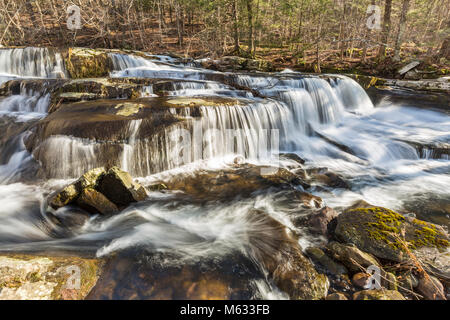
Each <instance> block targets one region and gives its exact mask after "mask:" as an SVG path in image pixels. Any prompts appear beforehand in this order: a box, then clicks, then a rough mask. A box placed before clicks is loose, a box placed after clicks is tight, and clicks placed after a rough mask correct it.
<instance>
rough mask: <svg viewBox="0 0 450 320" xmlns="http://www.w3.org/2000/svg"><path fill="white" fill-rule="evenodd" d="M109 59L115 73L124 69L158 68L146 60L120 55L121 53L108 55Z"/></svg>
mask: <svg viewBox="0 0 450 320" xmlns="http://www.w3.org/2000/svg"><path fill="white" fill-rule="evenodd" d="M109 57H110V59H111V61H112V64H113V69H114V70H115V71H122V70H125V69H131V68H139V67H150V68H157V67H158V66H157V65H156V64H155V63H153V62H151V61H149V60H148V59H145V58H142V57H137V56H134V55H128V54H122V53H109Z"/></svg>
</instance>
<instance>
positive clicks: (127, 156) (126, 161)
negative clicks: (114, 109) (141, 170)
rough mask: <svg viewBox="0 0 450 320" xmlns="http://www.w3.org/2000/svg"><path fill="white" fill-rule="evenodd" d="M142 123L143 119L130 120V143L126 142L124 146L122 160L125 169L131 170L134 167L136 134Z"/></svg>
mask: <svg viewBox="0 0 450 320" xmlns="http://www.w3.org/2000/svg"><path fill="white" fill-rule="evenodd" d="M141 123H142V119H139V120H131V121H130V126H129V138H128V143H125V144H124V146H123V155H122V162H121V166H122V168H123V169H124V170H125V171H131V170H132V169H133V167H134V164H133V162H132V161H133V158H132V157H133V151H134V148H135V145H136V136H137V134H138V131H139V128H140V126H141Z"/></svg>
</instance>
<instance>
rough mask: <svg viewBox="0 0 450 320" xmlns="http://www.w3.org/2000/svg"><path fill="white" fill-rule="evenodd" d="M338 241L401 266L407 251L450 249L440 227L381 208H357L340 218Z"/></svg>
mask: <svg viewBox="0 0 450 320" xmlns="http://www.w3.org/2000/svg"><path fill="white" fill-rule="evenodd" d="M335 234H336V237H337V238H338V239H339V240H340V241H342V242H345V243H352V244H354V245H356V246H357V247H358V248H359V249H361V250H363V251H365V252H369V253H371V254H373V255H375V256H377V257H379V258H383V259H388V260H392V261H397V262H402V261H405V260H408V259H409V258H410V257H409V255H408V250H415V249H417V248H420V247H435V248H438V249H445V248H447V247H448V246H449V245H450V242H449V237H448V234H447V232H446V231H445V230H444V229H443V228H442V227H440V226H437V225H434V224H431V223H428V222H425V221H421V220H418V219H413V218H407V217H404V216H402V215H401V214H399V213H397V212H394V211H392V210H389V209H386V208H382V207H369V208H355V209H350V210H347V211H345V212H344V213H342V214H341V215H340V216H339V217H338V218H337V226H336V230H335Z"/></svg>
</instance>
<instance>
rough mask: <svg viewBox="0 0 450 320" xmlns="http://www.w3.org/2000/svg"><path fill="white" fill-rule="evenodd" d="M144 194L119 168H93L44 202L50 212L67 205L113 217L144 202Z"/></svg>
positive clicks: (128, 175) (141, 188) (145, 196)
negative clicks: (128, 207)
mask: <svg viewBox="0 0 450 320" xmlns="http://www.w3.org/2000/svg"><path fill="white" fill-rule="evenodd" d="M146 198H147V191H146V190H145V188H144V187H143V186H141V185H140V184H138V183H137V182H134V181H133V179H132V178H131V176H130V174H129V173H127V172H125V171H122V170H121V169H120V168H117V167H112V168H110V169H108V170H107V169H105V168H96V169H92V170H90V171H88V172H86V173H85V174H84V175H83V176H82V177H81V178H79V179H78V180H77V181H75V182H74V183H72V184H70V185H68V186H65V187H64V188H63V189H61V190H59V191H56V192H54V193H53V194H51V195H50V196H49V198H48V200H47V203H48V204H49V206H51V207H52V208H53V209H59V208H61V207H64V206H66V205H69V204H75V203H76V204H77V205H78V206H79V207H81V208H83V209H85V210H86V211H88V212H91V213H94V214H95V213H100V214H114V213H118V212H119V211H120V210H119V208H123V207H125V206H127V205H129V204H130V203H132V202H138V201H143V200H145V199H146Z"/></svg>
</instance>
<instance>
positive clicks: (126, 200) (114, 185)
mask: <svg viewBox="0 0 450 320" xmlns="http://www.w3.org/2000/svg"><path fill="white" fill-rule="evenodd" d="M97 190H98V191H99V192H101V193H102V194H104V195H105V196H106V197H107V198H108V199H110V200H111V201H112V202H113V203H114V204H116V205H118V206H126V205H128V204H130V203H131V202H137V201H143V200H145V198H146V197H147V191H146V190H145V188H144V187H143V186H141V185H140V184H138V183H136V182H134V181H133V178H132V177H131V176H130V174H129V173H128V172H125V171H123V170H120V169H119V168H118V167H112V168H111V169H109V170H108V172H106V173H105V174H104V175H102V176H101V177H100V179H99V181H98V184H97Z"/></svg>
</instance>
